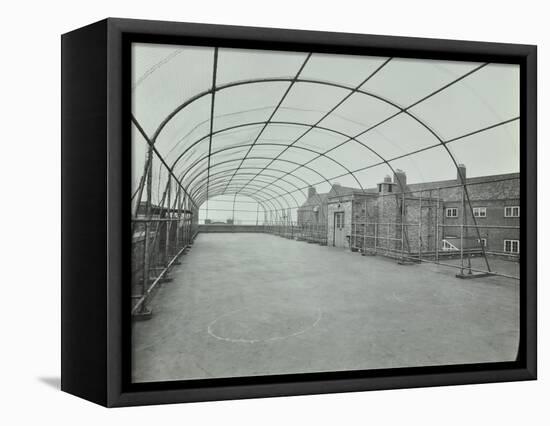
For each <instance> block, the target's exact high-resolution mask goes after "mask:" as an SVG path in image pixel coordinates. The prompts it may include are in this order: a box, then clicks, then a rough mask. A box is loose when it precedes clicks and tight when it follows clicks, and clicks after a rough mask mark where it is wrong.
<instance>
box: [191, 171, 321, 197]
mask: <svg viewBox="0 0 550 426" xmlns="http://www.w3.org/2000/svg"><path fill="white" fill-rule="evenodd" d="M235 170H239V171H241V170H264V169H263V168H262V167H235V168H232V169H224V170H222V171H220V172H217V173H213V174H210V177H212V176H217V175H220V174H223V173H228V172H233V171H235ZM266 170H268V171H276V172H279V173H283V174H284V173H286V171H284V170H279V169H275V168H273V167H271V168H269V169H266ZM239 175H252V176H254V175H255V173H239ZM262 176H265V177H272V178H278V177H280V176H274V175H270V174H266V173H262ZM289 176H293V177H294V178H296V179H297V180H299V181H301V182H303V183H304V184H305V186H304V187H298V186H296V184H295V183H294V182H290V181H287V180H286V179H281V180H282V181H283V182H285V183H287V184H289V185H292V186H294V188H296V191H300V192H301V194H302V195H303V196H305V194H304V192H303V190H304V189H306V188H307V187H308V186H309V185H310V184H309V182H307V181H305V180H304V179H302V178H300V177H298V176H294V175H289ZM204 180H205V179H201V180H199V181H198V182H197V183H200V184H202V182H204Z"/></svg>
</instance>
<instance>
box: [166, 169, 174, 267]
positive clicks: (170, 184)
mask: <svg viewBox="0 0 550 426" xmlns="http://www.w3.org/2000/svg"><path fill="white" fill-rule="evenodd" d="M171 177H172V176H171V175H168V194H167V195H168V197H167V199H166V201H167V203H166V219H168V220H167V222H166V228H165V230H166V241H165V243H164V266H168V264H169V263H170V225H171V223H170V219H171V218H172V215H171V212H170V210H171V208H172V203H171V201H172V200H171V197H172V182H171V180H170V178H171Z"/></svg>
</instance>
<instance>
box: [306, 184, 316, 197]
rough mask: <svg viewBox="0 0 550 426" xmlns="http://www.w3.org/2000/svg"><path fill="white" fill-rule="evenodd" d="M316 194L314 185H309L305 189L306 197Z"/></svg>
mask: <svg viewBox="0 0 550 426" xmlns="http://www.w3.org/2000/svg"><path fill="white" fill-rule="evenodd" d="M316 194H317V191H316V190H315V187H314V186H310V187H309V188H308V189H307V198H311V197H314V196H315V195H316Z"/></svg>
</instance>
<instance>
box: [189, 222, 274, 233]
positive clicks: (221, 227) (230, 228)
mask: <svg viewBox="0 0 550 426" xmlns="http://www.w3.org/2000/svg"><path fill="white" fill-rule="evenodd" d="M264 231H265V230H264V226H263V225H258V226H256V225H230V224H225V223H219V224H218V223H216V224H208V225H202V224H201V225H199V232H264Z"/></svg>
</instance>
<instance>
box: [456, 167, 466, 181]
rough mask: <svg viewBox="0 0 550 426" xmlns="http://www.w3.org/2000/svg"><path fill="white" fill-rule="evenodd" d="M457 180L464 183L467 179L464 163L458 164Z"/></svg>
mask: <svg viewBox="0 0 550 426" xmlns="http://www.w3.org/2000/svg"><path fill="white" fill-rule="evenodd" d="M461 177H462V178H461ZM456 180H457V181H458V182H460V183H462V180H464V181H466V166H465V165H464V164H459V165H458V168H457V170H456Z"/></svg>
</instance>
